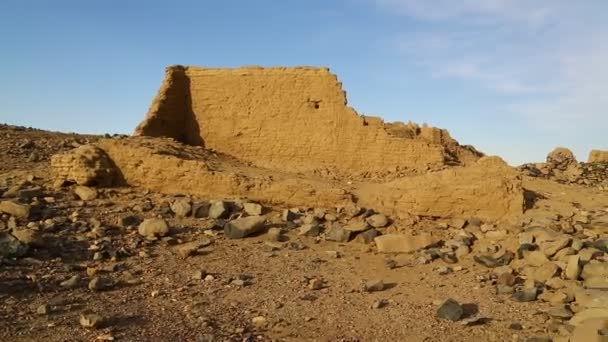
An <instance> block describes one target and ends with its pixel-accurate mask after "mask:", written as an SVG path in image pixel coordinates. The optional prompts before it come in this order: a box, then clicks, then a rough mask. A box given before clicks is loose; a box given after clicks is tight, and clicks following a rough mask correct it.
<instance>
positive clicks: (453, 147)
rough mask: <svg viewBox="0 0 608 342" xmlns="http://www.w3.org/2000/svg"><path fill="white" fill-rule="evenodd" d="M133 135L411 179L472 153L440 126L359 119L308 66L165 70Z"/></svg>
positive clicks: (308, 166)
mask: <svg viewBox="0 0 608 342" xmlns="http://www.w3.org/2000/svg"><path fill="white" fill-rule="evenodd" d="M406 131H407V132H406ZM405 133H407V134H405ZM136 135H148V136H169V137H173V138H175V139H177V140H179V141H182V142H184V143H187V144H191V145H204V146H205V147H207V148H210V149H214V150H217V151H220V152H223V153H227V154H230V155H233V156H235V157H238V158H240V159H243V160H246V161H250V162H252V163H254V164H255V165H258V166H263V167H269V168H274V169H280V170H290V171H292V170H294V171H303V172H307V171H315V170H319V169H325V168H328V169H340V172H342V173H357V174H359V173H362V172H380V171H384V170H395V169H397V170H404V171H406V172H412V173H416V172H421V171H426V170H428V169H438V168H442V167H444V166H445V165H446V164H452V165H458V164H467V163H471V162H473V161H474V160H476V159H477V158H478V157H479V154H477V153H476V152H475V151H472V150H470V149H465V148H462V147H460V146H459V145H458V143H457V142H456V141H455V140H453V139H452V138H451V137H450V136H449V134H448V133H447V131H445V130H440V129H437V128H432V127H427V126H422V127H420V126H418V125H416V124H402V123H393V124H385V123H384V122H383V121H382V120H381V119H378V118H374V117H365V116H361V115H359V114H357V113H356V112H355V111H354V110H353V109H352V108H350V107H348V106H347V100H346V94H345V92H344V91H343V90H342V85H341V83H340V82H339V81H338V79H337V77H336V76H335V75H333V74H331V73H330V72H329V70H328V69H327V68H313V67H292V68H283V67H275V68H261V67H245V68H237V69H205V68H197V67H182V66H175V67H170V68H168V69H167V73H166V78H165V80H164V82H163V84H162V86H161V88H160V91H159V93H158V95H157V97H156V98H155V100H154V102H153V104H152V106H151V107H150V111H149V113H148V115H147V117H146V119H145V120H144V122H142V123H141V124H140V125H139V126H138V128H137V129H136Z"/></svg>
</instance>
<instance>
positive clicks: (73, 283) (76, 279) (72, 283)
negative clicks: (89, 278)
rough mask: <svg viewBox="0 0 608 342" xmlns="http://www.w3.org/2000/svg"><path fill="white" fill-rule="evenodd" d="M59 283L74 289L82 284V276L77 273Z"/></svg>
mask: <svg viewBox="0 0 608 342" xmlns="http://www.w3.org/2000/svg"><path fill="white" fill-rule="evenodd" d="M59 285H61V286H63V287H66V288H69V289H74V288H76V287H78V286H80V276H79V275H75V276H73V277H71V278H70V279H68V280H65V281H62V282H61V283H60V284H59Z"/></svg>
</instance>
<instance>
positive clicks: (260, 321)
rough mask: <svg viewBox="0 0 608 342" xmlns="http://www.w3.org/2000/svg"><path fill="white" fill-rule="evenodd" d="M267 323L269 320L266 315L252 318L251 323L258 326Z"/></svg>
mask: <svg viewBox="0 0 608 342" xmlns="http://www.w3.org/2000/svg"><path fill="white" fill-rule="evenodd" d="M267 323H268V320H267V319H266V317H264V316H256V317H253V318H252V319H251V324H253V325H254V326H256V327H258V328H261V327H264V326H265V325H266V324H267Z"/></svg>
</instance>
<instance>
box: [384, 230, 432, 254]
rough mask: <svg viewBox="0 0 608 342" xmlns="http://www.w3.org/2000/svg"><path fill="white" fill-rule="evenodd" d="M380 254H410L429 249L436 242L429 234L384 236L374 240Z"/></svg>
mask: <svg viewBox="0 0 608 342" xmlns="http://www.w3.org/2000/svg"><path fill="white" fill-rule="evenodd" d="M374 241H375V242H376V247H378V252H380V253H411V252H415V251H417V250H420V249H423V248H427V247H430V246H432V245H434V244H436V243H437V242H438V240H437V239H436V238H434V237H433V236H432V235H431V234H429V233H421V234H419V235H416V236H412V235H406V234H386V235H381V236H378V237H376V238H375V239H374Z"/></svg>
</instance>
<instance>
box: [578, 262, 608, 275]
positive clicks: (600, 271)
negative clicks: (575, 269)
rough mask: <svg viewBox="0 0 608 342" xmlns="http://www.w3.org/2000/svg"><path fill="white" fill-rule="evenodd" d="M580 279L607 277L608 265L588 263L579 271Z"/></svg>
mask: <svg viewBox="0 0 608 342" xmlns="http://www.w3.org/2000/svg"><path fill="white" fill-rule="evenodd" d="M580 276H581V278H583V279H587V278H592V277H608V263H600V262H589V263H587V264H586V265H585V266H584V267H583V270H582V271H581V274H580Z"/></svg>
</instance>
